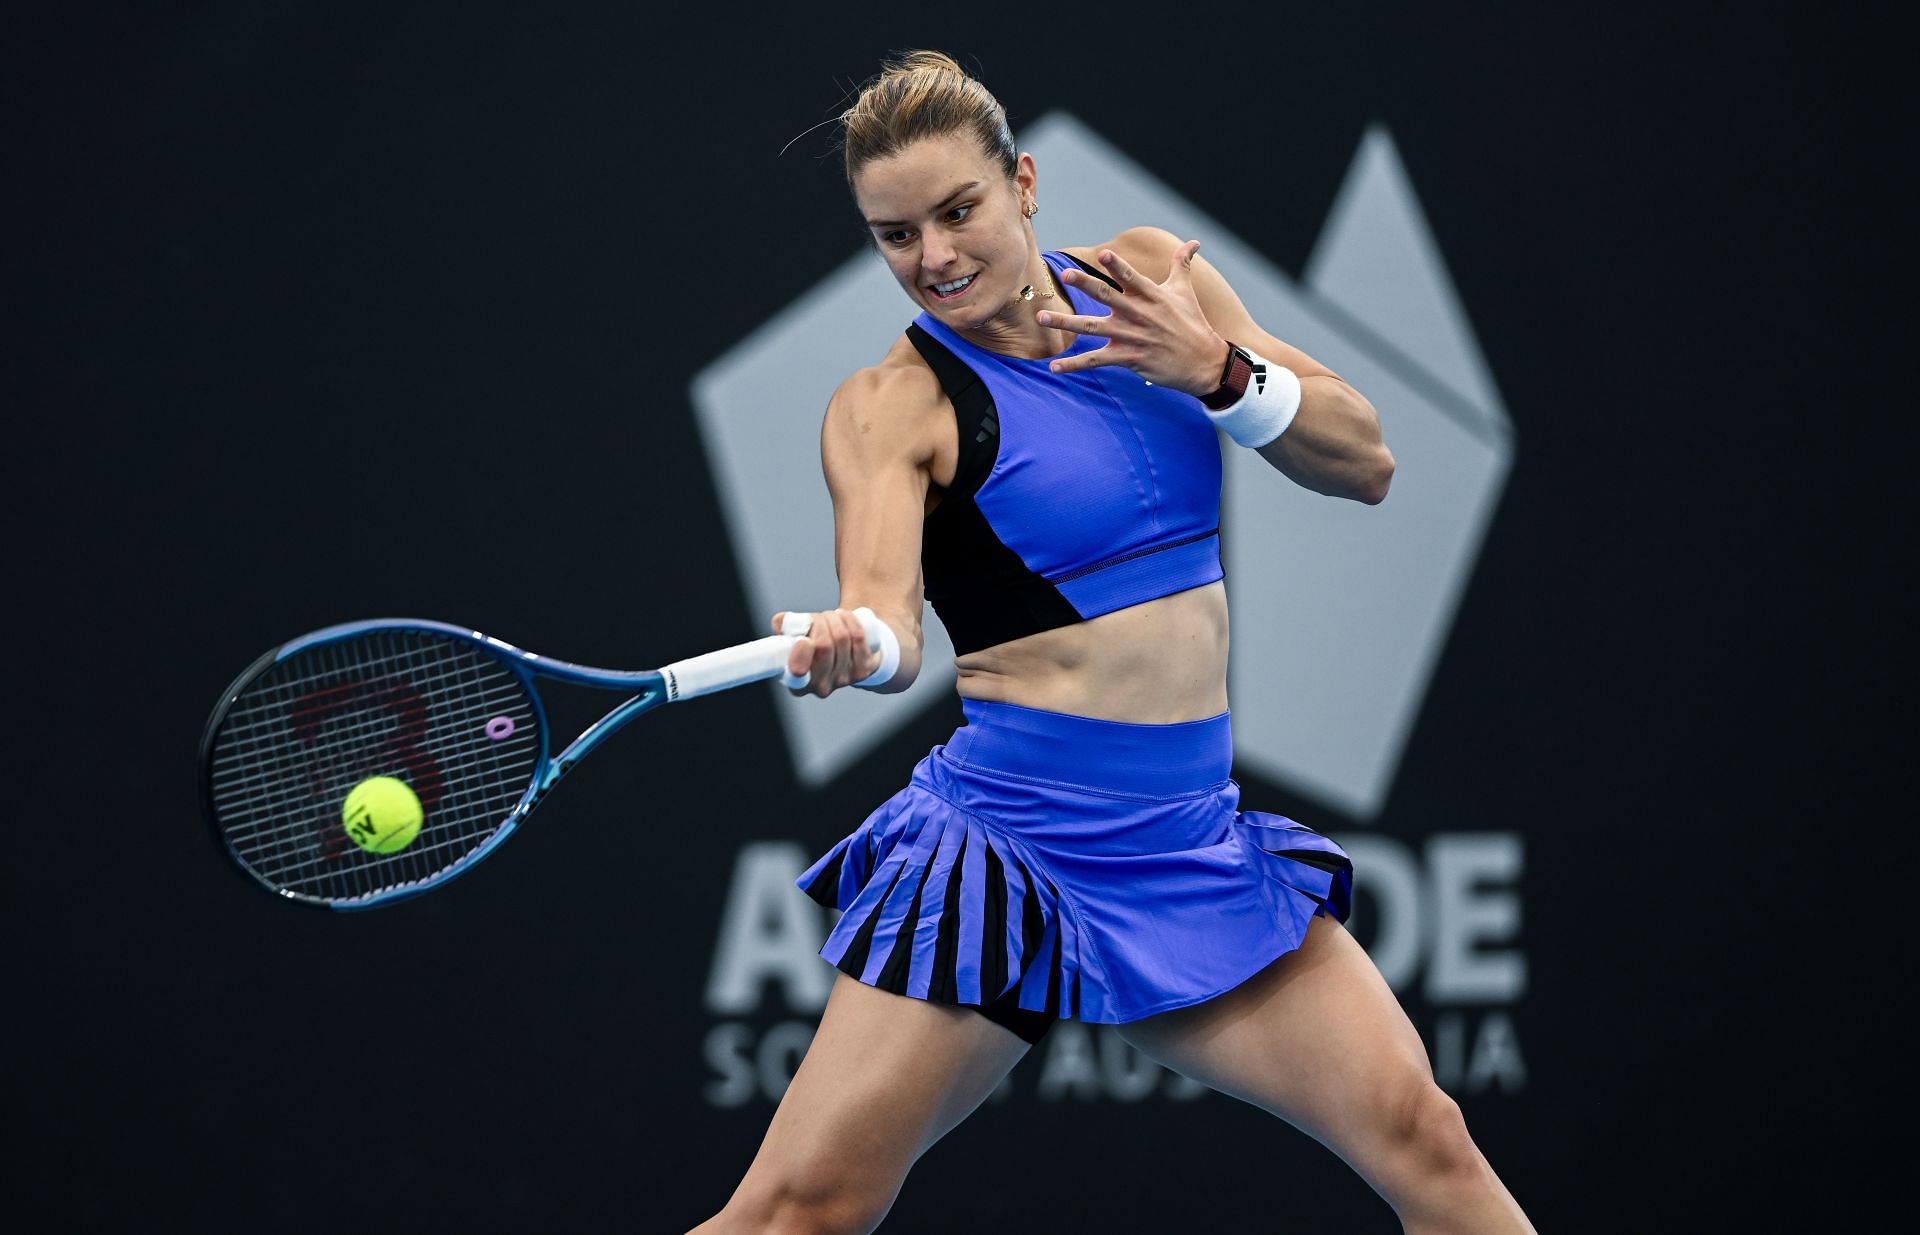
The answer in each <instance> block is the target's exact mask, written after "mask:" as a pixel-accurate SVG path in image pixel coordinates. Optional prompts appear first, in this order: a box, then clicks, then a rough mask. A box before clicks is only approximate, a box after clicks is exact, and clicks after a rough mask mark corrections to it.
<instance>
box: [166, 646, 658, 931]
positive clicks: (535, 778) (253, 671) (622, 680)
mask: <svg viewBox="0 0 1920 1235" xmlns="http://www.w3.org/2000/svg"><path fill="white" fill-rule="evenodd" d="M387 631H393V632H409V631H411V632H422V633H427V634H435V635H443V636H446V637H448V638H451V639H455V640H459V641H461V642H464V643H467V644H470V645H473V646H475V647H478V648H480V649H481V650H483V651H484V652H486V653H487V654H488V655H490V656H492V657H493V658H494V659H495V660H497V661H499V662H500V663H501V664H504V665H506V666H507V668H508V669H510V670H511V671H512V672H513V674H514V676H515V677H517V678H518V679H519V680H520V683H521V685H522V686H523V687H525V689H526V692H527V696H528V698H529V700H530V701H531V703H532V707H533V714H534V718H535V722H536V727H537V728H538V729H539V731H540V747H539V751H538V755H537V758H536V760H535V762H534V766H533V774H532V776H531V777H529V779H528V782H527V788H526V791H525V792H524V793H522V794H521V795H520V800H519V801H518V802H517V803H516V804H515V805H514V806H513V808H512V809H511V810H509V811H508V812H507V816H506V818H505V819H504V820H503V821H502V822H501V824H500V826H498V827H497V828H495V829H494V830H493V832H492V834H491V835H489V836H488V837H487V839H486V840H484V841H482V842H481V843H480V844H479V845H476V846H475V847H474V848H473V849H471V850H469V851H468V852H466V853H464V854H462V855H461V856H460V857H459V858H458V859H456V860H455V861H454V862H453V863H451V864H450V865H448V866H447V867H445V868H444V869H442V870H439V871H436V872H435V873H434V874H432V875H430V876H428V877H427V878H425V879H421V880H416V881H413V882H411V883H404V884H400V885H398V886H395V887H393V888H389V889H387V890H385V891H381V892H374V893H370V894H368V895H366V896H363V897H355V898H353V899H351V900H332V899H328V898H325V897H317V896H308V895H303V894H301V893H298V892H294V891H290V890H289V889H286V888H283V887H279V886H277V885H276V884H274V883H272V882H271V881H269V880H267V879H265V878H263V877H262V876H261V875H260V873H259V872H257V871H255V870H254V869H253V868H252V867H251V866H249V865H248V864H247V863H246V862H244V861H242V860H241V858H240V855H239V853H238V852H236V851H235V849H234V847H233V844H232V842H231V841H229V840H228V838H227V835H226V832H225V831H224V830H223V829H222V828H221V826H220V822H219V816H218V815H217V814H216V813H215V811H214V809H213V747H214V742H215V741H216V740H217V738H218V737H219V734H220V729H221V726H222V725H223V724H224V723H225V721H226V718H227V713H228V712H229V711H230V710H231V709H232V708H233V705H234V704H235V703H236V702H238V700H239V698H240V694H241V692H242V691H244V690H245V689H246V688H247V686H249V685H250V684H251V683H252V682H253V681H254V679H256V678H257V677H259V676H260V675H261V674H263V673H265V672H267V670H269V669H271V668H272V667H273V666H274V665H277V664H279V663H280V662H281V661H283V660H286V659H288V658H289V657H291V656H294V655H296V654H297V653H300V652H305V651H311V650H313V649H315V648H320V647H325V646H327V645H328V644H332V643H340V642H344V641H346V640H348V639H353V638H357V637H359V636H361V635H366V634H372V633H379V632H387ZM540 678H551V679H553V680H554V681H559V682H571V683H573V684H575V685H578V686H593V687H598V688H600V689H602V690H627V691H633V692H635V693H634V695H633V697H632V698H631V699H628V700H627V701H626V702H625V703H622V704H620V705H619V706H618V707H616V708H614V709H613V710H612V711H610V712H608V713H607V714H606V715H605V716H603V717H601V718H600V719H599V720H597V721H595V722H594V723H593V724H591V725H588V726H587V727H586V728H585V729H584V730H582V731H581V733H580V736H579V737H576V738H575V739H574V740H573V741H571V742H569V743H568V744H567V746H566V749H564V750H562V751H561V752H560V754H559V755H558V756H557V757H556V756H553V755H552V735H551V731H550V727H549V724H548V721H547V709H546V704H545V702H544V701H543V700H542V699H541V698H540V692H539V690H538V689H536V687H535V682H536V681H537V680H538V679H540ZM667 701H668V687H667V679H666V678H665V677H664V676H663V675H662V674H661V673H659V672H658V671H654V670H618V669H596V668H593V667H591V666H588V665H576V664H572V663H571V662H568V661H564V660H555V659H553V658H552V657H550V656H541V655H539V654H538V653H536V652H529V651H527V650H525V649H524V648H518V647H515V646H514V645H513V644H511V643H508V642H506V641H505V640H504V639H496V638H494V637H493V636H492V635H488V634H483V633H481V632H480V631H477V630H470V629H468V628H466V627H464V626H455V625H453V624H451V623H448V622H435V621H432V620H430V619H426V618H373V619H369V620H366V621H360V622H344V623H341V624H340V625H338V626H328V627H325V628H324V629H321V630H316V631H312V632H310V633H308V634H305V635H302V636H300V637H299V638H297V639H292V640H289V641H288V642H286V643H283V644H281V645H280V646H279V647H277V648H274V649H273V650H271V651H269V652H267V653H265V654H264V655H262V656H261V657H260V658H259V659H258V660H256V661H254V662H253V663H252V664H251V665H248V666H247V668H246V670H245V671H244V672H242V673H241V674H240V676H239V677H237V678H235V679H234V680H233V683H232V685H230V686H228V687H227V689H226V691H225V693H223V694H222V695H221V696H220V702H219V703H218V704H217V705H216V706H215V708H214V710H213V714H212V716H211V717H210V718H209V719H208V721H207V727H206V731H205V732H204V733H203V734H202V735H201V738H200V802H201V814H202V816H203V817H204V818H205V819H206V821H207V826H208V827H210V828H211V829H212V830H213V834H214V839H215V840H216V841H218V842H219V845H220V848H221V850H222V851H223V852H224V853H226V855H227V857H228V858H229V859H230V860H231V861H232V862H233V864H234V865H235V866H236V867H238V868H239V869H240V871H241V872H242V873H244V874H245V875H246V876H247V877H248V878H249V879H251V880H252V881H253V882H254V883H256V884H258V885H259V886H261V887H263V888H266V889H267V890H268V891H269V892H272V893H274V894H276V895H277V896H279V897H281V898H283V899H285V900H289V901H292V902H293V903H295V904H298V905H307V906H311V907H314V908H319V909H331V910H337V911H345V912H352V911H356V910H361V909H376V908H379V907H381V906H384V905H391V904H393V903H395V902H397V901H403V900H407V899H409V898H411V897H415V896H419V895H420V894H421V893H423V892H430V891H432V890H433V889H435V888H438V887H440V886H441V885H443V884H445V883H448V882H450V881H451V880H453V879H455V878H457V877H459V876H460V875H463V874H465V873H466V872H467V871H469V870H471V869H473V868H474V867H475V866H477V865H479V863H480V862H481V860H482V859H484V858H485V857H486V856H487V855H488V854H490V853H492V852H493V851H494V850H495V849H497V848H499V847H500V845H501V844H502V843H503V842H504V841H505V840H506V839H507V837H509V836H511V835H512V834H513V832H514V830H515V829H516V828H518V827H519V826H520V824H521V822H522V821H523V820H525V819H526V817H527V816H528V815H529V814H531V813H532V811H533V808H534V807H536V806H538V805H539V804H540V802H541V801H542V800H543V799H544V798H545V797H546V795H547V793H548V791H550V790H551V789H552V788H553V786H554V785H555V784H557V783H558V782H559V780H560V778H561V777H563V776H565V775H566V774H567V773H568V772H569V771H571V770H572V769H573V767H574V765H575V764H577V763H579V762H580V760H581V759H583V758H585V757H586V755H587V754H588V753H589V752H591V751H592V750H593V749H594V748H595V747H597V746H599V745H600V744H601V743H602V742H604V741H606V740H607V739H608V738H610V737H612V736H613V735H614V734H615V733H618V732H619V731H620V730H621V729H622V728H623V727H624V726H626V724H627V723H628V722H630V721H632V720H633V719H634V718H635V717H637V716H640V715H642V714H644V713H646V712H650V711H652V710H653V709H654V708H656V707H658V706H660V705H661V704H663V703H665V702H667Z"/></svg>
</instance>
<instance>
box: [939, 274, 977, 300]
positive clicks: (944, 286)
mask: <svg viewBox="0 0 1920 1235" xmlns="http://www.w3.org/2000/svg"><path fill="white" fill-rule="evenodd" d="M971 282H973V276H972V275H968V276H967V277H966V278H964V279H955V280H954V281H953V282H951V283H935V284H934V285H933V290H934V291H936V292H939V293H940V294H941V295H942V296H951V295H953V293H955V292H957V291H959V290H960V289H961V288H963V287H965V286H966V285H967V284H969V283H971Z"/></svg>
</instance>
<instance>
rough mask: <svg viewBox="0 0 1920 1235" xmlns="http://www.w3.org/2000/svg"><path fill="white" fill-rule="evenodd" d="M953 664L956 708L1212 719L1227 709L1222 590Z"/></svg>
mask: <svg viewBox="0 0 1920 1235" xmlns="http://www.w3.org/2000/svg"><path fill="white" fill-rule="evenodd" d="M954 665H955V667H956V668H958V669H959V671H960V695H961V697H962V698H965V699H985V700H991V701H993V702H996V703H1014V704H1018V705H1020V706H1021V707H1029V708H1039V709H1042V710H1043V711H1048V712H1067V713H1070V714H1072V715H1075V716H1092V717H1095V718H1097V719H1100V720H1123V721H1131V722H1133V723H1135V724H1143V725H1167V724H1173V723H1176V722H1178V721H1186V720H1204V719H1206V718H1207V717H1209V716H1218V715H1219V714H1220V713H1222V712H1224V711H1226V710H1227V588H1226V584H1225V583H1224V582H1221V581H1217V580H1216V581H1215V582H1213V583H1209V584H1206V585H1205V586H1203V587H1197V588H1192V589H1190V590H1188V591H1185V592H1176V593H1174V594H1173V595H1171V596H1162V597H1160V598H1159V599H1158V600H1150V601H1147V602H1146V603H1144V604H1139V605H1134V606H1132V607H1131V608H1127V609H1119V610H1116V611H1114V612H1112V613H1103V614H1101V615H1100V616H1099V617H1097V618H1091V619H1089V620H1087V621H1085V622H1076V623H1075V624H1073V625H1071V626H1061V627H1056V628H1055V629H1053V630H1043V631H1041V632H1040V633H1039V634H1036V635H1028V636H1026V637H1025V638H1021V639H1015V640H1013V641H1012V642H1010V643H1002V644H999V645H997V646H995V647H990V648H983V649H981V650H980V651H978V652H969V653H967V654H966V655H965V656H961V657H959V658H957V659H956V660H955V661H954Z"/></svg>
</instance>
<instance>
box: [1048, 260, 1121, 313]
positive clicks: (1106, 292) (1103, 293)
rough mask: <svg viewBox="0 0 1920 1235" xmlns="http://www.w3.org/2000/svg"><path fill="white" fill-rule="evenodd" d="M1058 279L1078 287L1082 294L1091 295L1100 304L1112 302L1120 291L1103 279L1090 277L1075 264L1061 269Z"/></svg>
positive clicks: (1117, 298)
mask: <svg viewBox="0 0 1920 1235" xmlns="http://www.w3.org/2000/svg"><path fill="white" fill-rule="evenodd" d="M1060 281H1061V282H1063V283H1067V284H1070V285H1072V286H1073V287H1076V288H1079V289H1080V291H1081V292H1082V293H1083V294H1084V295H1088V296H1091V297H1093V298H1094V299H1095V300H1098V301H1099V302H1100V303H1101V304H1114V303H1116V302H1117V301H1118V300H1119V299H1120V293H1119V292H1116V291H1114V290H1113V288H1112V287H1111V286H1109V285H1108V284H1107V283H1106V282H1105V281H1104V280H1101V279H1096V278H1094V277H1092V276H1091V275H1089V274H1088V273H1087V272H1086V271H1084V270H1081V269H1080V268H1079V267H1077V266H1074V267H1069V268H1068V269H1066V270H1062V271H1061V272H1060Z"/></svg>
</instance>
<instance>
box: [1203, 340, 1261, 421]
mask: <svg viewBox="0 0 1920 1235" xmlns="http://www.w3.org/2000/svg"><path fill="white" fill-rule="evenodd" d="M1252 380H1253V357H1251V356H1249V355H1247V353H1246V349H1245V348H1243V347H1241V346H1240V345H1239V344H1238V343H1235V342H1234V341H1233V340H1231V339H1229V340H1227V363H1226V365H1225V366H1224V367H1223V368H1222V369H1221V371H1220V385H1219V386H1217V387H1216V388H1214V389H1213V390H1212V391H1210V392H1208V393H1207V394H1204V395H1201V396H1200V402H1201V404H1202V405H1203V406H1205V407H1206V408H1207V409H1208V410H1210V411H1215V412H1219V411H1225V410H1226V409H1227V408H1229V407H1232V406H1233V405H1234V404H1236V403H1238V402H1239V401H1240V400H1241V399H1243V398H1245V397H1246V394H1247V383H1248V382H1250V381H1252Z"/></svg>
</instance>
